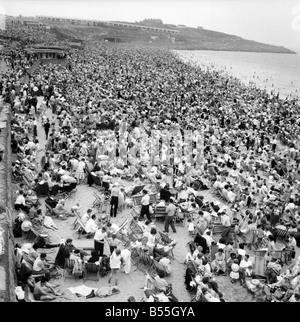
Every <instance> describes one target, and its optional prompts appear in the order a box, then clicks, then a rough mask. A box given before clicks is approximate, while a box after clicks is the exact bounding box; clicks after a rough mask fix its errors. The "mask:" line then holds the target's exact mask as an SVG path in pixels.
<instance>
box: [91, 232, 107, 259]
mask: <svg viewBox="0 0 300 322" xmlns="http://www.w3.org/2000/svg"><path fill="white" fill-rule="evenodd" d="M106 237H107V231H106V227H102V228H100V229H98V230H97V231H96V233H95V236H94V249H95V251H96V252H97V253H98V255H99V256H100V257H102V256H103V251H104V243H105V239H106Z"/></svg>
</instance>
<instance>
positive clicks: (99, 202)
mask: <svg viewBox="0 0 300 322" xmlns="http://www.w3.org/2000/svg"><path fill="white" fill-rule="evenodd" d="M93 196H94V198H95V200H94V201H93V205H92V207H93V208H98V209H101V208H102V206H103V204H104V198H103V196H101V195H99V194H98V193H97V192H95V191H93Z"/></svg>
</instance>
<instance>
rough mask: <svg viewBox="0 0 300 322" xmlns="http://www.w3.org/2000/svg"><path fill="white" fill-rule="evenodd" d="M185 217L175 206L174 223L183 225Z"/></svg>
mask: <svg viewBox="0 0 300 322" xmlns="http://www.w3.org/2000/svg"><path fill="white" fill-rule="evenodd" d="M185 219H186V216H185V215H184V213H182V212H181V211H179V209H178V208H177V209H176V212H175V215H174V220H175V225H178V226H182V227H185Z"/></svg>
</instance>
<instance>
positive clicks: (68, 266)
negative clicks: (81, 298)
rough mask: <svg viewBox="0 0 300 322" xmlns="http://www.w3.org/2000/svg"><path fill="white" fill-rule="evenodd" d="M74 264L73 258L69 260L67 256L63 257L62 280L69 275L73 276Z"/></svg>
mask: <svg viewBox="0 0 300 322" xmlns="http://www.w3.org/2000/svg"><path fill="white" fill-rule="evenodd" d="M74 264H75V260H71V259H69V258H66V259H65V265H64V269H63V273H62V277H63V279H64V281H65V280H66V278H69V277H72V278H74V275H73V268H74Z"/></svg>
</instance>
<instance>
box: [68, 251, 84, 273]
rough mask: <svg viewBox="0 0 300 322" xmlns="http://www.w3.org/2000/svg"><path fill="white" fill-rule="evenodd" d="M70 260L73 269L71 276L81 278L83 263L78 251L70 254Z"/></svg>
mask: <svg viewBox="0 0 300 322" xmlns="http://www.w3.org/2000/svg"><path fill="white" fill-rule="evenodd" d="M70 260H74V268H73V272H72V274H73V275H75V276H76V277H79V276H82V275H83V270H84V262H83V260H82V258H81V254H80V250H79V249H75V250H74V251H73V252H72V253H71V254H70Z"/></svg>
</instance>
